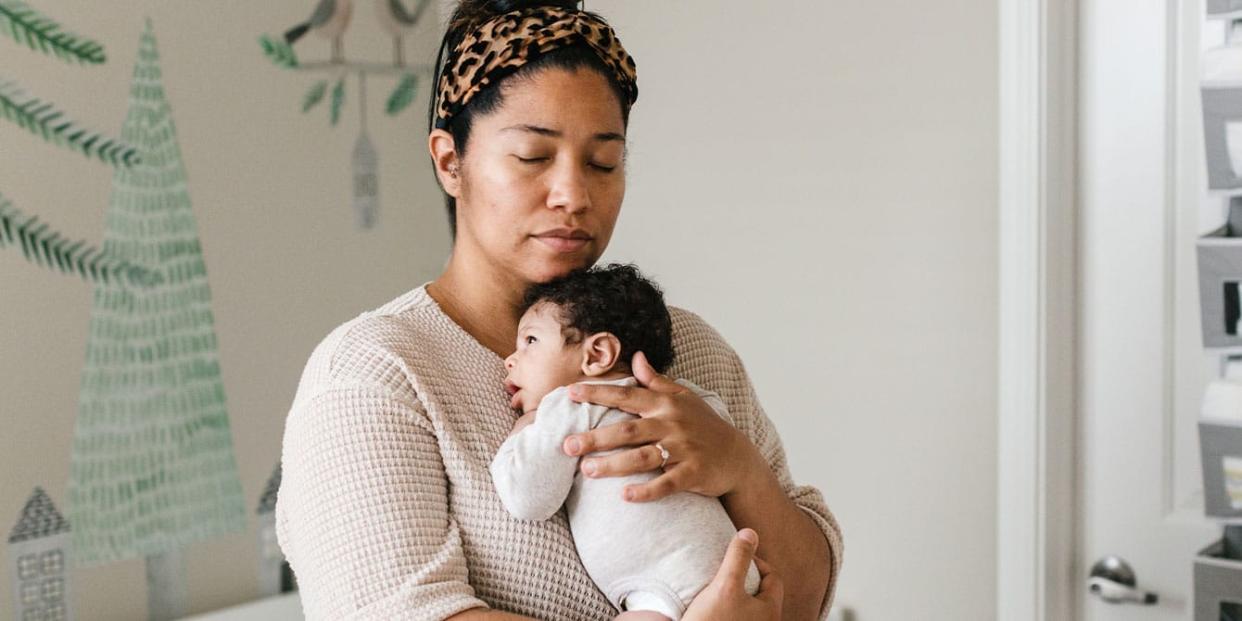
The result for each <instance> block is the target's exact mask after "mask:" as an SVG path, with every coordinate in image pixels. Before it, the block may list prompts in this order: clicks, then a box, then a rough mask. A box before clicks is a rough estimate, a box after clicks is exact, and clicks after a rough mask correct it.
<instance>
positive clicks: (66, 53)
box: [0, 0, 104, 65]
mask: <svg viewBox="0 0 1242 621" xmlns="http://www.w3.org/2000/svg"><path fill="white" fill-rule="evenodd" d="M0 33H4V34H6V35H8V36H10V37H12V38H13V40H15V41H17V42H18V43H24V44H26V46H28V47H29V48H30V49H32V50H35V51H38V52H43V53H44V54H48V55H50V56H56V57H57V58H60V59H61V60H64V61H65V62H70V63H73V62H78V63H84V64H85V63H89V64H95V65H97V64H100V63H102V62H104V49H103V46H102V45H100V44H99V43H96V42H95V41H92V40H90V39H86V38H84V37H80V36H78V35H75V34H73V33H70V32H65V31H64V30H62V29H61V26H60V24H57V23H56V22H55V21H54V20H52V19H51V18H49V17H47V16H45V15H42V14H41V13H39V12H38V11H36V10H34V9H33V8H31V7H30V6H29V5H27V4H26V3H25V2H23V1H22V0H0Z"/></svg>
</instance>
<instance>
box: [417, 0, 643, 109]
mask: <svg viewBox="0 0 1242 621" xmlns="http://www.w3.org/2000/svg"><path fill="white" fill-rule="evenodd" d="M576 43H585V44H587V45H589V46H590V47H591V49H593V50H595V53H596V54H598V55H599V58H600V60H602V61H604V64H605V65H606V66H607V67H608V68H609V69H610V70H611V71H612V74H613V77H614V78H615V79H616V81H617V83H618V84H620V85H621V90H622V91H623V92H624V93H625V95H626V97H627V98H628V100H629V101H627V102H625V103H626V104H627V105H633V104H634V101H635V100H637V99H638V74H637V73H636V71H635V66H634V59H633V58H631V57H630V55H629V54H627V53H626V51H625V48H623V47H621V41H619V40H618V39H617V35H616V33H614V32H613V31H612V27H611V26H609V25H608V24H607V23H605V22H604V21H603V20H602V19H600V18H599V17H597V16H595V15H593V14H591V13H587V12H585V11H578V10H566V9H560V8H555V7H547V6H544V7H537V8H533V9H520V10H517V11H512V12H509V13H504V14H502V15H497V16H496V17H493V18H492V19H490V20H488V21H486V22H484V23H483V24H481V25H480V26H479V27H477V28H475V29H474V31H473V32H471V33H470V34H468V35H466V37H465V38H464V39H462V41H461V42H460V43H458V44H457V45H456V46H455V47H454V48H453V50H452V51H451V52H450V53H449V56H448V58H446V59H445V61H444V68H443V69H442V70H441V73H440V81H439V84H438V85H437V88H436V104H435V110H436V122H435V126H436V127H437V128H439V129H445V128H447V127H448V125H449V123H450V122H451V121H452V119H453V117H454V116H456V115H457V113H459V112H461V110H462V108H464V107H465V106H466V104H468V103H470V100H471V99H473V98H474V96H475V95H477V94H478V93H479V91H481V90H483V89H484V88H486V87H487V85H488V84H492V83H495V82H499V81H500V80H501V78H504V77H505V76H507V75H510V74H512V73H514V72H515V71H517V70H518V69H519V68H520V67H522V66H523V65H525V64H526V63H528V62H531V61H532V60H534V59H535V58H537V57H539V55H541V54H546V53H548V52H551V51H553V50H557V49H560V48H563V47H567V46H570V45H574V44H576Z"/></svg>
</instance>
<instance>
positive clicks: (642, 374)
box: [630, 351, 686, 395]
mask: <svg viewBox="0 0 1242 621" xmlns="http://www.w3.org/2000/svg"><path fill="white" fill-rule="evenodd" d="M630 368H631V369H633V370H634V378H635V379H637V380H638V383H640V384H642V385H643V386H645V387H647V388H650V389H651V390H654V391H656V392H663V393H667V394H671V395H672V394H677V393H679V392H681V391H683V390H686V387H685V386H682V385H681V384H678V383H677V382H674V381H673V379H672V378H670V377H669V376H667V375H661V374H659V373H656V370H655V368H653V367H652V366H651V363H650V362H648V361H647V355H646V354H644V353H643V352H641V351H639V352H634V360H633V362H632V363H631V364H630Z"/></svg>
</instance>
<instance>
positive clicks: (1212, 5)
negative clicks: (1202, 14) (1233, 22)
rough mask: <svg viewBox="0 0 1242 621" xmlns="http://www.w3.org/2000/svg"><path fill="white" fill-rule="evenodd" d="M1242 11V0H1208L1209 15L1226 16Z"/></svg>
mask: <svg viewBox="0 0 1242 621" xmlns="http://www.w3.org/2000/svg"><path fill="white" fill-rule="evenodd" d="M1239 11H1242V0H1207V14H1208V17H1224V16H1226V15H1228V14H1229V13H1236V12H1239Z"/></svg>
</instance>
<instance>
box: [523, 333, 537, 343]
mask: <svg viewBox="0 0 1242 621" xmlns="http://www.w3.org/2000/svg"><path fill="white" fill-rule="evenodd" d="M537 340H538V339H536V338H535V337H534V335H527V336H526V344H527V345H530V344H531V343H534V342H535V341H537Z"/></svg>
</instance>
